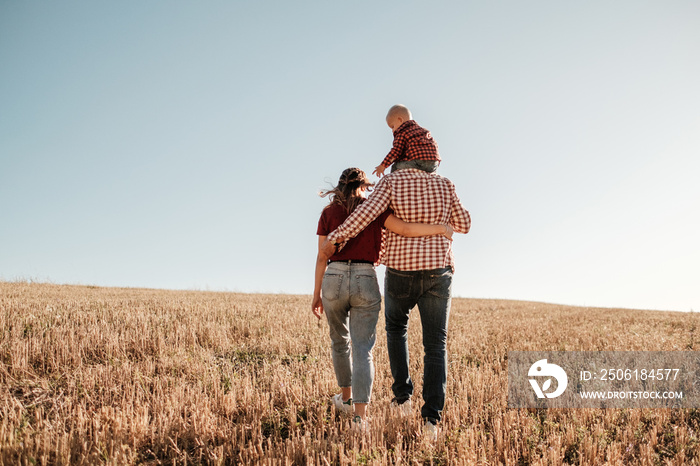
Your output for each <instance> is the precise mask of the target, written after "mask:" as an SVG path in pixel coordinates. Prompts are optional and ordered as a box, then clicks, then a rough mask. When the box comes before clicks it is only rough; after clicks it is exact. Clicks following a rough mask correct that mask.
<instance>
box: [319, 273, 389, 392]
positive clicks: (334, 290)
mask: <svg viewBox="0 0 700 466" xmlns="http://www.w3.org/2000/svg"><path fill="white" fill-rule="evenodd" d="M321 297H322V300H323V309H324V311H325V313H326V318H327V319H328V326H329V328H330V336H331V342H332V350H333V368H334V369H335V376H336V379H337V380H338V385H339V386H340V387H352V398H353V402H354V403H369V402H370V398H371V396H372V383H373V382H374V361H373V358H372V349H373V348H374V343H375V341H376V340H377V319H378V318H379V310H380V308H381V303H382V296H381V293H380V292H379V283H378V282H377V274H376V272H375V270H374V266H373V265H372V264H362V263H360V264H347V263H343V262H331V263H330V264H328V268H327V269H326V274H325V275H324V276H323V284H322V286H321Z"/></svg>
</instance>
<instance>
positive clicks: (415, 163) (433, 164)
mask: <svg viewBox="0 0 700 466" xmlns="http://www.w3.org/2000/svg"><path fill="white" fill-rule="evenodd" d="M438 165H440V162H437V161H435V160H401V161H399V162H394V164H393V165H392V166H391V173H394V171H396V170H403V169H405V168H416V169H418V170H423V171H424V172H428V173H434V172H435V170H437V167H438Z"/></svg>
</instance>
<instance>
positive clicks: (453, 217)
mask: <svg viewBox="0 0 700 466" xmlns="http://www.w3.org/2000/svg"><path fill="white" fill-rule="evenodd" d="M450 190H451V191H452V205H451V206H450V210H451V212H450V224H451V225H452V226H453V227H454V229H455V231H456V232H457V233H469V229H470V228H471V226H472V219H471V216H470V215H469V212H468V211H467V209H465V208H464V206H463V205H462V201H460V200H459V197H457V193H456V191H455V187H454V185H452V186H451V188H450Z"/></svg>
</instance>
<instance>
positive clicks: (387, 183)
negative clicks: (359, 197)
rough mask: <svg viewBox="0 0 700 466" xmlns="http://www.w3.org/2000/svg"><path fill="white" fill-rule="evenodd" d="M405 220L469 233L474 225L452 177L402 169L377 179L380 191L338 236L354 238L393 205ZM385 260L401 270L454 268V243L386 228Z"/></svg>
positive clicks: (333, 234) (376, 191)
mask: <svg viewBox="0 0 700 466" xmlns="http://www.w3.org/2000/svg"><path fill="white" fill-rule="evenodd" d="M389 207H391V208H392V209H393V210H394V214H395V215H396V216H397V217H398V218H400V219H401V220H403V221H405V222H411V223H414V222H415V223H430V224H433V225H439V224H448V223H449V224H450V225H452V227H453V228H454V230H455V232H458V233H467V232H469V228H470V227H471V218H470V217H469V212H467V210H466V209H465V208H464V206H462V202H461V201H460V200H459V198H458V197H457V194H456V193H455V187H454V184H452V182H451V181H450V180H448V179H447V178H444V177H442V176H440V175H436V174H434V173H426V172H424V171H421V170H415V169H404V170H397V171H395V172H394V173H392V174H390V175H386V176H385V177H383V178H382V179H381V180H379V182H378V183H377V185H376V187H375V188H374V192H373V193H372V194H371V195H370V196H369V198H368V199H367V200H366V201H365V202H363V203H362V204H360V205H359V206H358V207H357V208H356V209H355V211H354V212H353V213H352V214H350V216H349V217H348V218H347V219H346V220H345V222H344V223H343V224H342V225H340V226H339V227H338V228H337V229H336V230H335V231H333V232H332V233H331V234H329V235H328V239H329V240H330V241H334V240H335V239H336V238H344V239H350V238H354V237H355V236H356V235H357V234H358V233H359V232H360V231H362V230H363V229H364V228H365V227H366V226H367V225H369V224H370V223H371V222H372V220H374V219H375V218H377V217H378V216H379V215H380V214H381V213H382V212H384V211H385V210H386V209H387V208H389ZM381 262H382V263H383V264H384V265H386V266H387V267H391V268H393V269H397V270H405V271H409V270H430V269H439V268H443V267H447V266H451V267H452V268H454V257H453V255H452V242H451V241H450V240H449V239H447V238H445V237H444V236H425V237H419V238H406V237H404V236H399V235H397V234H395V233H392V232H391V231H386V243H385V246H384V255H383V257H382V258H381Z"/></svg>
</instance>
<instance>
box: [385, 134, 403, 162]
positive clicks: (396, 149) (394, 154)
mask: <svg viewBox="0 0 700 466" xmlns="http://www.w3.org/2000/svg"><path fill="white" fill-rule="evenodd" d="M407 142H408V141H407V139H406V133H405V131H404V132H401V131H397V132H396V134H395V135H394V146H393V147H392V148H391V150H390V151H389V153H388V154H387V155H386V157H384V160H383V161H382V166H384V167H390V166H391V164H392V163H394V162H395V161H396V160H397V159H398V158H399V156H400V155H401V154H403V153H404V152H405V151H406V144H407Z"/></svg>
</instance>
